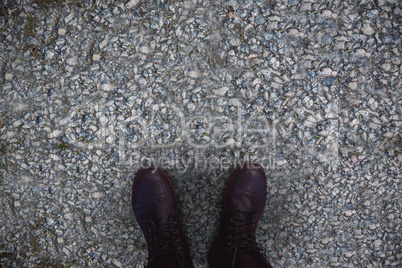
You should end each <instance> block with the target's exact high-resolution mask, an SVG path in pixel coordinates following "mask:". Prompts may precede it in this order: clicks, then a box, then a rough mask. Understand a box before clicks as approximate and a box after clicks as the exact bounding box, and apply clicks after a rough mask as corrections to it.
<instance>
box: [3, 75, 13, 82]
mask: <svg viewBox="0 0 402 268" xmlns="http://www.w3.org/2000/svg"><path fill="white" fill-rule="evenodd" d="M4 78H5V79H6V80H11V79H13V75H12V74H10V73H8V74H6V75H5V77H4Z"/></svg>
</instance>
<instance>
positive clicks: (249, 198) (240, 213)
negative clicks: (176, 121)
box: [132, 162, 271, 268]
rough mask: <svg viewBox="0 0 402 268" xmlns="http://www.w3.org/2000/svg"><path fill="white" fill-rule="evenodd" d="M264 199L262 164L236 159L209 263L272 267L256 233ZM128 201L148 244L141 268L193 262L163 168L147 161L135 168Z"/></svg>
mask: <svg viewBox="0 0 402 268" xmlns="http://www.w3.org/2000/svg"><path fill="white" fill-rule="evenodd" d="M266 198H267V181H266V176H265V172H264V169H263V168H262V167H261V166H260V165H259V164H257V163H254V162H244V163H243V164H241V165H240V166H239V167H238V168H237V169H236V170H235V171H234V172H233V173H232V175H231V176H230V179H229V181H228V183H227V186H226V189H225V197H224V218H223V223H222V227H221V230H220V233H219V235H218V237H217V238H216V240H215V241H214V242H213V245H212V247H211V249H210V252H209V254H208V265H209V267H210V268H229V267H230V268H240V267H247V268H257V267H271V265H270V264H269V263H268V262H267V261H266V259H265V257H264V255H263V254H262V252H261V251H260V249H259V248H258V246H257V242H256V238H255V231H256V228H257V223H258V221H259V219H260V217H261V215H262V213H263V211H264V206H265V201H266ZM132 205H133V209H134V214H135V217H136V219H137V222H138V224H139V226H140V227H141V230H142V232H143V233H144V236H145V240H146V241H147V245H148V262H147V265H146V267H150V268H154V267H164V268H170V267H172V268H173V267H174V268H176V267H185V268H187V267H194V266H193V263H192V260H191V256H190V251H189V247H188V244H187V242H186V239H185V237H184V233H183V230H182V226H181V223H180V219H179V212H178V209H177V200H176V195H175V192H174V190H173V186H172V183H171V182H170V180H169V178H168V176H167V175H166V174H165V173H164V172H163V170H162V169H160V168H157V167H153V166H152V167H148V168H145V169H141V170H140V171H138V173H137V174H136V176H135V178H134V183H133V188H132Z"/></svg>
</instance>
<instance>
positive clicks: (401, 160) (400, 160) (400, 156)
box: [397, 154, 402, 162]
mask: <svg viewBox="0 0 402 268" xmlns="http://www.w3.org/2000/svg"><path fill="white" fill-rule="evenodd" d="M397 158H398V160H399V162H402V154H398V157H397Z"/></svg>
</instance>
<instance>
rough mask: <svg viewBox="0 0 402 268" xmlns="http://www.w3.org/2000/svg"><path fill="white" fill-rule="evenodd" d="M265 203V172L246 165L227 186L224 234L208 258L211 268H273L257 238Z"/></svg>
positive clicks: (248, 164)
mask: <svg viewBox="0 0 402 268" xmlns="http://www.w3.org/2000/svg"><path fill="white" fill-rule="evenodd" d="M266 199H267V179H266V176H265V172H264V169H263V168H262V167H261V166H260V165H259V164H257V163H254V162H244V163H243V164H241V165H240V166H239V167H238V168H237V169H236V170H235V171H234V172H233V173H232V175H231V176H230V179H229V181H228V183H227V185H226V189H225V197H224V217H223V223H222V227H221V231H220V233H219V235H218V237H217V238H216V240H215V241H214V243H213V245H212V247H211V249H210V251H209V254H208V265H209V267H210V268H240V267H241V268H243V267H244V268H257V267H258V268H259V267H272V266H271V265H270V264H269V263H268V262H267V261H266V259H265V257H264V255H263V254H262V252H261V250H260V249H259V248H258V246H257V242H256V238H255V231H256V229H257V223H258V221H259V219H260V217H261V215H262V213H263V211H264V206H265V201H266Z"/></svg>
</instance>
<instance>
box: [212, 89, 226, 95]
mask: <svg viewBox="0 0 402 268" xmlns="http://www.w3.org/2000/svg"><path fill="white" fill-rule="evenodd" d="M228 90H229V88H228V87H221V88H218V89H214V90H212V92H213V93H215V94H216V95H220V96H223V95H225V94H226V92H227V91H228Z"/></svg>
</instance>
